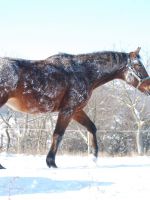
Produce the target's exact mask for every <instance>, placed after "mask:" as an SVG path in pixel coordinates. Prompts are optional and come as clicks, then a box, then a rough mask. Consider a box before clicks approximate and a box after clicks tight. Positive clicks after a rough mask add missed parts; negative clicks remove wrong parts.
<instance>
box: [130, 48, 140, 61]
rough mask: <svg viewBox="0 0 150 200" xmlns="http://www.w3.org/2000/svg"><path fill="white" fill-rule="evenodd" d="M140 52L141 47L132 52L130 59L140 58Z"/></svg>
mask: <svg viewBox="0 0 150 200" xmlns="http://www.w3.org/2000/svg"><path fill="white" fill-rule="evenodd" d="M140 50H141V47H138V48H137V49H136V50H135V51H133V52H130V53H129V55H130V58H131V59H134V58H136V56H138V55H139V52H140Z"/></svg>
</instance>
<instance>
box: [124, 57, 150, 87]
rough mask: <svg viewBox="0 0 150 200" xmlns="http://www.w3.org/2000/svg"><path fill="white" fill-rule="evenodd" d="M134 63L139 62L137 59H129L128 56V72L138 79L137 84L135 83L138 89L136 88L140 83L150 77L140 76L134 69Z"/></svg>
mask: <svg viewBox="0 0 150 200" xmlns="http://www.w3.org/2000/svg"><path fill="white" fill-rule="evenodd" d="M135 64H139V61H138V59H134V60H131V59H130V58H129V59H128V62H127V65H126V67H127V68H128V70H129V72H130V74H131V75H132V76H133V77H134V78H136V80H137V81H138V84H137V86H136V88H137V89H138V88H139V87H140V85H141V84H142V83H143V82H144V81H146V80H149V79H150V77H149V76H147V77H146V78H141V77H140V76H141V75H140V74H139V73H138V72H137V71H136V70H135V68H134V65H135Z"/></svg>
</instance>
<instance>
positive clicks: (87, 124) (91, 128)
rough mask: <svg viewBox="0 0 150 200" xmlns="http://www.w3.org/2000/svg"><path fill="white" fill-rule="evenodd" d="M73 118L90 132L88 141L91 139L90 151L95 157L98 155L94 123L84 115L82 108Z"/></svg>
mask: <svg viewBox="0 0 150 200" xmlns="http://www.w3.org/2000/svg"><path fill="white" fill-rule="evenodd" d="M73 119H74V120H76V121H77V122H78V123H80V124H81V125H83V126H84V127H86V128H87V130H88V131H89V132H90V133H91V134H90V141H91V146H92V148H91V153H92V154H93V155H94V156H95V157H97V156H98V145H97V138H96V131H97V129H96V126H95V125H94V123H93V122H92V121H91V120H90V119H89V117H88V116H87V115H86V113H85V112H84V111H83V110H80V111H79V112H77V113H76V114H75V115H74V116H73Z"/></svg>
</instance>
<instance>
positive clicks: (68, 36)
mask: <svg viewBox="0 0 150 200" xmlns="http://www.w3.org/2000/svg"><path fill="white" fill-rule="evenodd" d="M149 20H150V1H149V0H134V1H131V0H124V1H121V0H0V56H11V57H22V58H29V59H42V58H46V57H48V56H49V55H52V54H56V53H58V52H66V53H75V54H78V53H87V52H93V51H102V50H117V51H127V52H128V51H132V50H134V49H135V48H137V46H141V47H142V52H141V53H142V54H144V55H145V54H147V53H148V52H150V24H149ZM148 54H150V53H148Z"/></svg>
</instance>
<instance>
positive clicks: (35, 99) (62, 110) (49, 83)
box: [0, 48, 150, 168]
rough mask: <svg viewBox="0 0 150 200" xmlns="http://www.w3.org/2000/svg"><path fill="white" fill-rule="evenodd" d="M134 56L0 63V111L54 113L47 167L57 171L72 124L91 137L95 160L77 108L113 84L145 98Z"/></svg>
mask: <svg viewBox="0 0 150 200" xmlns="http://www.w3.org/2000/svg"><path fill="white" fill-rule="evenodd" d="M139 51H140V48H138V49H137V50H136V51H133V52H130V53H123V52H112V51H104V52H97V53H89V54H81V55H69V54H58V55H54V56H51V57H49V58H47V59H45V60H41V61H31V60H23V59H12V58H0V106H3V105H4V104H7V105H8V106H9V107H11V108H13V109H14V110H17V111H21V112H26V113H31V114H38V113H46V112H59V114H58V119H57V123H56V127H55V130H54V133H53V136H52V143H51V147H50V151H49V153H48V155H47V158H46V162H47V165H48V166H49V167H57V166H56V164H55V156H56V153H57V149H58V146H59V143H60V141H61V139H62V137H63V135H64V132H65V129H66V128H67V126H68V124H69V122H70V121H71V120H72V119H74V120H76V121H77V122H79V123H80V124H81V125H83V126H84V127H86V128H87V130H88V131H89V132H90V133H91V144H92V147H91V152H92V153H93V155H94V156H95V157H97V154H98V145H97V139H96V127H95V125H94V123H93V122H92V121H91V120H90V119H89V117H88V116H87V115H86V113H85V112H84V111H83V108H84V107H85V106H86V104H87V102H88V100H89V99H90V97H91V95H92V92H93V90H94V89H95V88H97V87H99V86H100V85H103V84H105V83H107V82H108V81H111V80H113V79H122V80H124V81H126V82H127V83H128V84H130V85H132V86H134V87H135V88H137V89H138V90H140V91H141V92H143V93H145V94H147V95H149V94H150V77H149V76H148V73H147V72H146V70H145V68H144V66H143V64H142V62H141V60H140V56H139ZM0 168H2V166H1V165H0Z"/></svg>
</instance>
